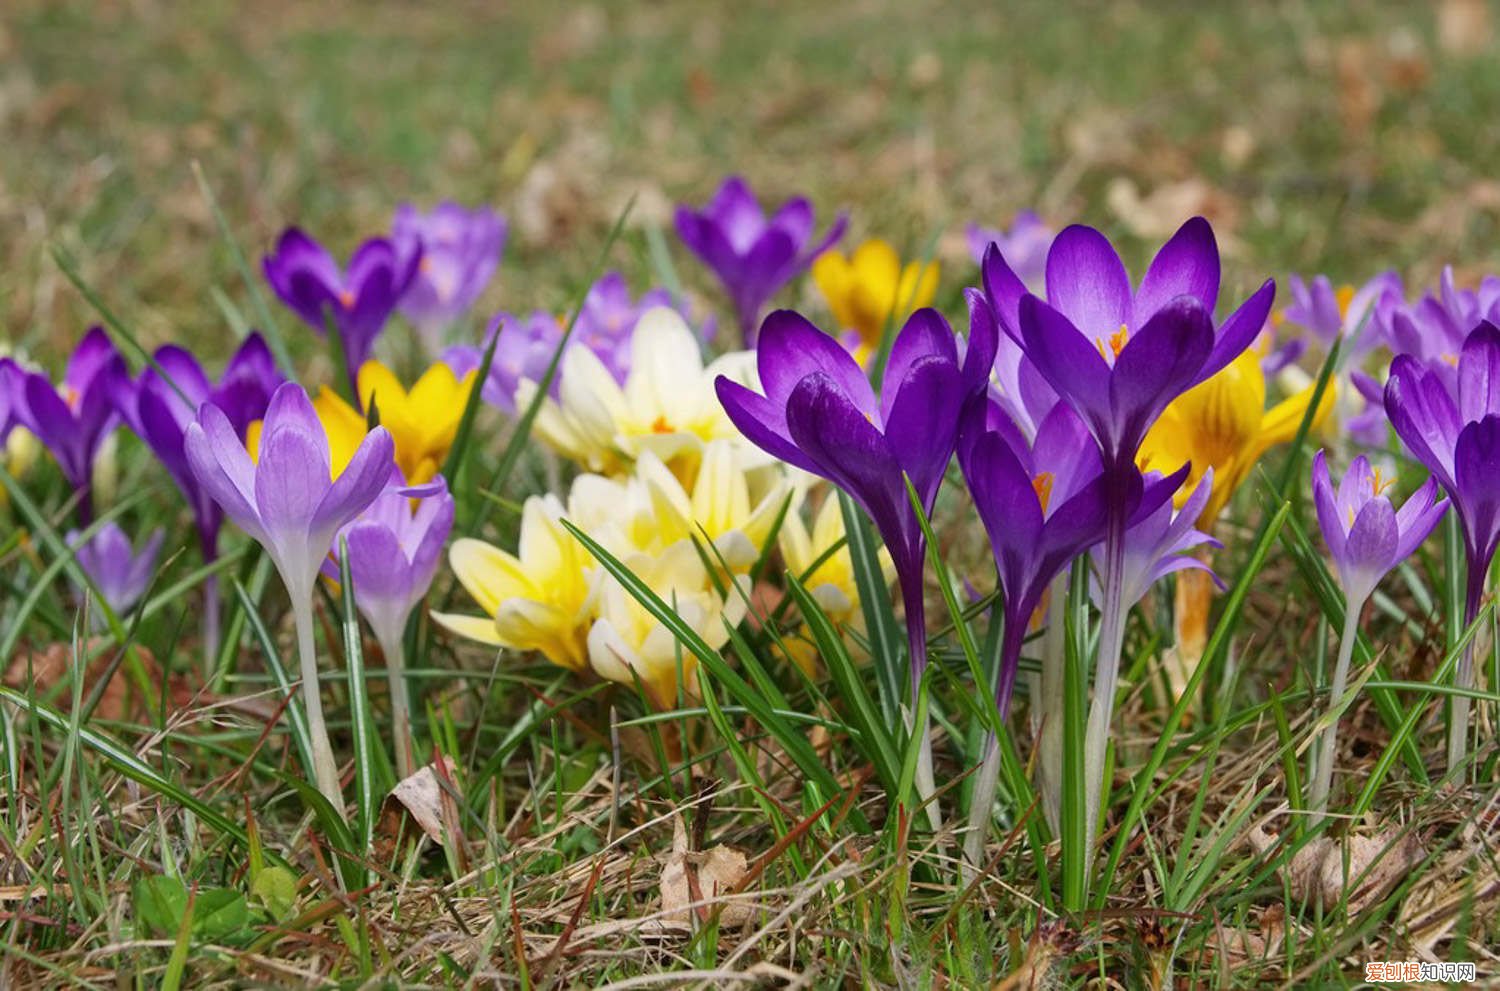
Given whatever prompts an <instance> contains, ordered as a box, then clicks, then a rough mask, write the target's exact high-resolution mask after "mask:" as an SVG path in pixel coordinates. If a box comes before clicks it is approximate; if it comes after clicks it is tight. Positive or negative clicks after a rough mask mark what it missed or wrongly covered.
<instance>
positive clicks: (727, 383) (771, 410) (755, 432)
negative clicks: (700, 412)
mask: <svg viewBox="0 0 1500 991" xmlns="http://www.w3.org/2000/svg"><path fill="white" fill-rule="evenodd" d="M840 350H842V349H840ZM714 391H715V393H717V395H718V397H719V404H720V405H721V406H723V407H724V412H725V414H726V415H727V416H728V417H729V420H730V422H731V423H733V424H734V425H735V428H736V429H738V430H739V432H740V433H742V434H744V435H745V438H746V439H747V440H749V441H750V443H752V444H754V445H755V446H756V447H759V448H760V449H761V450H763V451H765V452H766V453H767V454H769V455H771V456H772V457H774V458H777V459H779V460H781V461H785V462H786V463H787V464H791V465H796V466H797V467H798V468H801V469H802V470H803V471H810V472H813V473H814V474H821V473H822V470H821V469H820V468H819V467H818V465H817V464H816V463H815V462H814V461H813V460H812V459H811V458H809V457H808V456H807V455H806V454H804V453H803V452H802V451H801V450H800V449H799V448H798V447H797V445H796V443H795V442H793V440H792V438H791V434H790V432H789V430H788V428H787V425H786V408H785V407H784V406H777V405H776V404H775V403H772V402H771V401H770V400H768V399H767V398H766V397H765V396H762V395H761V394H760V393H758V392H755V391H754V390H753V389H747V388H746V387H745V386H743V385H740V384H739V383H738V382H735V381H733V380H731V379H729V378H727V377H726V376H723V375H720V376H719V377H718V378H716V379H714Z"/></svg>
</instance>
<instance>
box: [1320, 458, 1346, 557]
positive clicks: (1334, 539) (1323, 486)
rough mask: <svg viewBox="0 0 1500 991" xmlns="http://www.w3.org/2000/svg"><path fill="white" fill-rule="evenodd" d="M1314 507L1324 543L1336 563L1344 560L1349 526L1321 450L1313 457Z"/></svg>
mask: <svg viewBox="0 0 1500 991" xmlns="http://www.w3.org/2000/svg"><path fill="white" fill-rule="evenodd" d="M1312 489H1313V505H1314V506H1315V507H1316V508H1317V511H1318V528H1319V529H1320V530H1322V531H1323V542H1324V543H1326V544H1327V545H1328V553H1329V556H1331V557H1332V558H1333V559H1334V560H1335V561H1342V560H1343V559H1344V545H1345V544H1346V543H1348V529H1347V527H1348V525H1347V523H1346V522H1345V520H1344V517H1343V514H1341V513H1340V512H1339V507H1338V501H1337V498H1336V496H1335V495H1334V489H1333V480H1332V479H1331V478H1330V477H1329V474H1328V458H1327V457H1326V456H1325V455H1324V453H1323V452H1322V451H1321V450H1320V451H1319V452H1318V453H1317V454H1315V455H1313V466H1312Z"/></svg>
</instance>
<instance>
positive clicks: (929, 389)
mask: <svg viewBox="0 0 1500 991" xmlns="http://www.w3.org/2000/svg"><path fill="white" fill-rule="evenodd" d="M887 394H888V395H893V398H892V399H891V401H890V412H889V414H888V415H887V418H886V428H885V437H886V444H887V446H888V448H889V449H890V450H891V451H893V452H895V453H896V455H897V458H898V460H899V461H900V463H901V467H902V468H903V469H904V470H905V472H906V474H907V475H908V476H909V477H910V478H911V481H912V485H913V486H914V487H915V488H916V490H917V494H918V495H919V496H921V499H922V504H923V507H924V508H925V509H926V510H927V512H929V513H930V512H931V511H932V503H933V500H934V498H935V497H936V496H937V490H938V486H940V485H941V484H942V481H943V473H944V472H945V471H946V470H947V469H948V461H949V459H951V458H952V457H953V445H954V442H955V440H956V437H955V433H956V428H957V423H958V414H959V411H960V409H962V407H963V404H964V400H965V395H964V391H963V388H962V386H961V383H960V381H959V372H958V368H957V367H955V366H954V365H953V364H952V363H951V362H949V361H947V360H946V359H944V358H940V357H936V356H929V357H926V358H923V359H921V360H920V361H918V362H916V363H915V364H913V365H911V366H909V367H908V369H907V371H906V375H905V378H904V379H903V380H902V382H901V384H900V388H899V389H898V390H894V391H893V390H887Z"/></svg>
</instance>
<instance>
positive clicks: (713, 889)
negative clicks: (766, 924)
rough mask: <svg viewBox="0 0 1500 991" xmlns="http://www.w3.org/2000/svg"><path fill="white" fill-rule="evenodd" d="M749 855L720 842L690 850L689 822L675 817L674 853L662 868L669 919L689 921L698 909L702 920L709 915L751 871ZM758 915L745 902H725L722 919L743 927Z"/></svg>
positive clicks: (664, 903)
mask: <svg viewBox="0 0 1500 991" xmlns="http://www.w3.org/2000/svg"><path fill="white" fill-rule="evenodd" d="M749 869H750V864H749V862H748V861H747V860H746V859H745V854H744V853H743V852H741V851H739V850H736V849H735V848H734V847H731V846H725V845H724V844H719V845H718V846H714V847H710V848H709V849H708V850H706V851H704V852H702V853H696V852H694V851H692V850H690V849H688V836H687V825H686V823H684V822H683V819H682V816H680V815H679V816H674V817H673V820H672V852H671V853H670V854H669V855H668V856H667V859H666V862H665V863H664V864H663V865H662V869H661V907H662V912H663V913H664V918H665V920H666V921H670V922H689V921H691V919H692V914H693V913H694V912H697V914H698V918H699V919H704V918H707V917H708V914H709V912H711V911H712V910H713V909H714V908H715V907H716V906H714V905H713V904H712V903H713V902H715V901H716V900H718V899H719V897H720V896H722V895H724V894H726V893H728V892H730V891H733V890H734V889H735V888H736V887H738V885H739V884H740V882H741V881H743V880H744V879H745V875H746V874H747V873H748V872H749ZM753 914H754V910H753V908H752V907H751V906H750V905H747V904H745V903H743V902H724V903H723V909H722V911H721V912H720V914H719V922H720V924H721V925H725V926H730V927H734V926H740V925H743V924H744V923H745V922H747V921H749V919H750V918H751V917H752V915H753Z"/></svg>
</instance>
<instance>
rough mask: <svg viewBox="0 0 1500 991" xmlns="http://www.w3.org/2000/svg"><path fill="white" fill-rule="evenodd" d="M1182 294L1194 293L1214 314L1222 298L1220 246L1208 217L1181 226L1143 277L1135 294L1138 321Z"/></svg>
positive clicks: (1196, 218) (1135, 310)
mask: <svg viewBox="0 0 1500 991" xmlns="http://www.w3.org/2000/svg"><path fill="white" fill-rule="evenodd" d="M1178 296H1191V297H1193V298H1194V299H1196V300H1198V302H1200V303H1202V304H1203V308H1204V309H1205V310H1207V311H1208V312H1209V313H1213V311H1214V304H1215V303H1216V302H1217V301H1218V298H1219V246H1218V243H1217V242H1216V241H1215V240H1214V230H1213V227H1211V226H1210V225H1209V223H1208V221H1207V220H1204V219H1203V218H1202V217H1194V218H1192V219H1191V220H1189V221H1188V222H1187V223H1185V224H1183V225H1182V226H1181V227H1180V228H1178V230H1177V233H1176V234H1173V235H1172V237H1171V239H1170V240H1169V241H1167V243H1166V244H1164V245H1162V247H1161V250H1160V251H1158V252H1157V253H1156V257H1155V258H1153V259H1151V267H1150V268H1148V269H1147V270H1146V277H1145V278H1143V279H1142V280H1141V288H1140V289H1139V290H1138V291H1137V292H1136V294H1135V305H1134V320H1135V322H1136V323H1137V324H1139V323H1143V322H1145V321H1146V320H1149V319H1150V318H1151V314H1153V313H1155V312H1156V311H1157V310H1159V309H1161V308H1162V307H1164V306H1166V305H1167V304H1168V303H1170V302H1171V301H1172V300H1173V299H1176V298H1177V297H1178Z"/></svg>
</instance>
